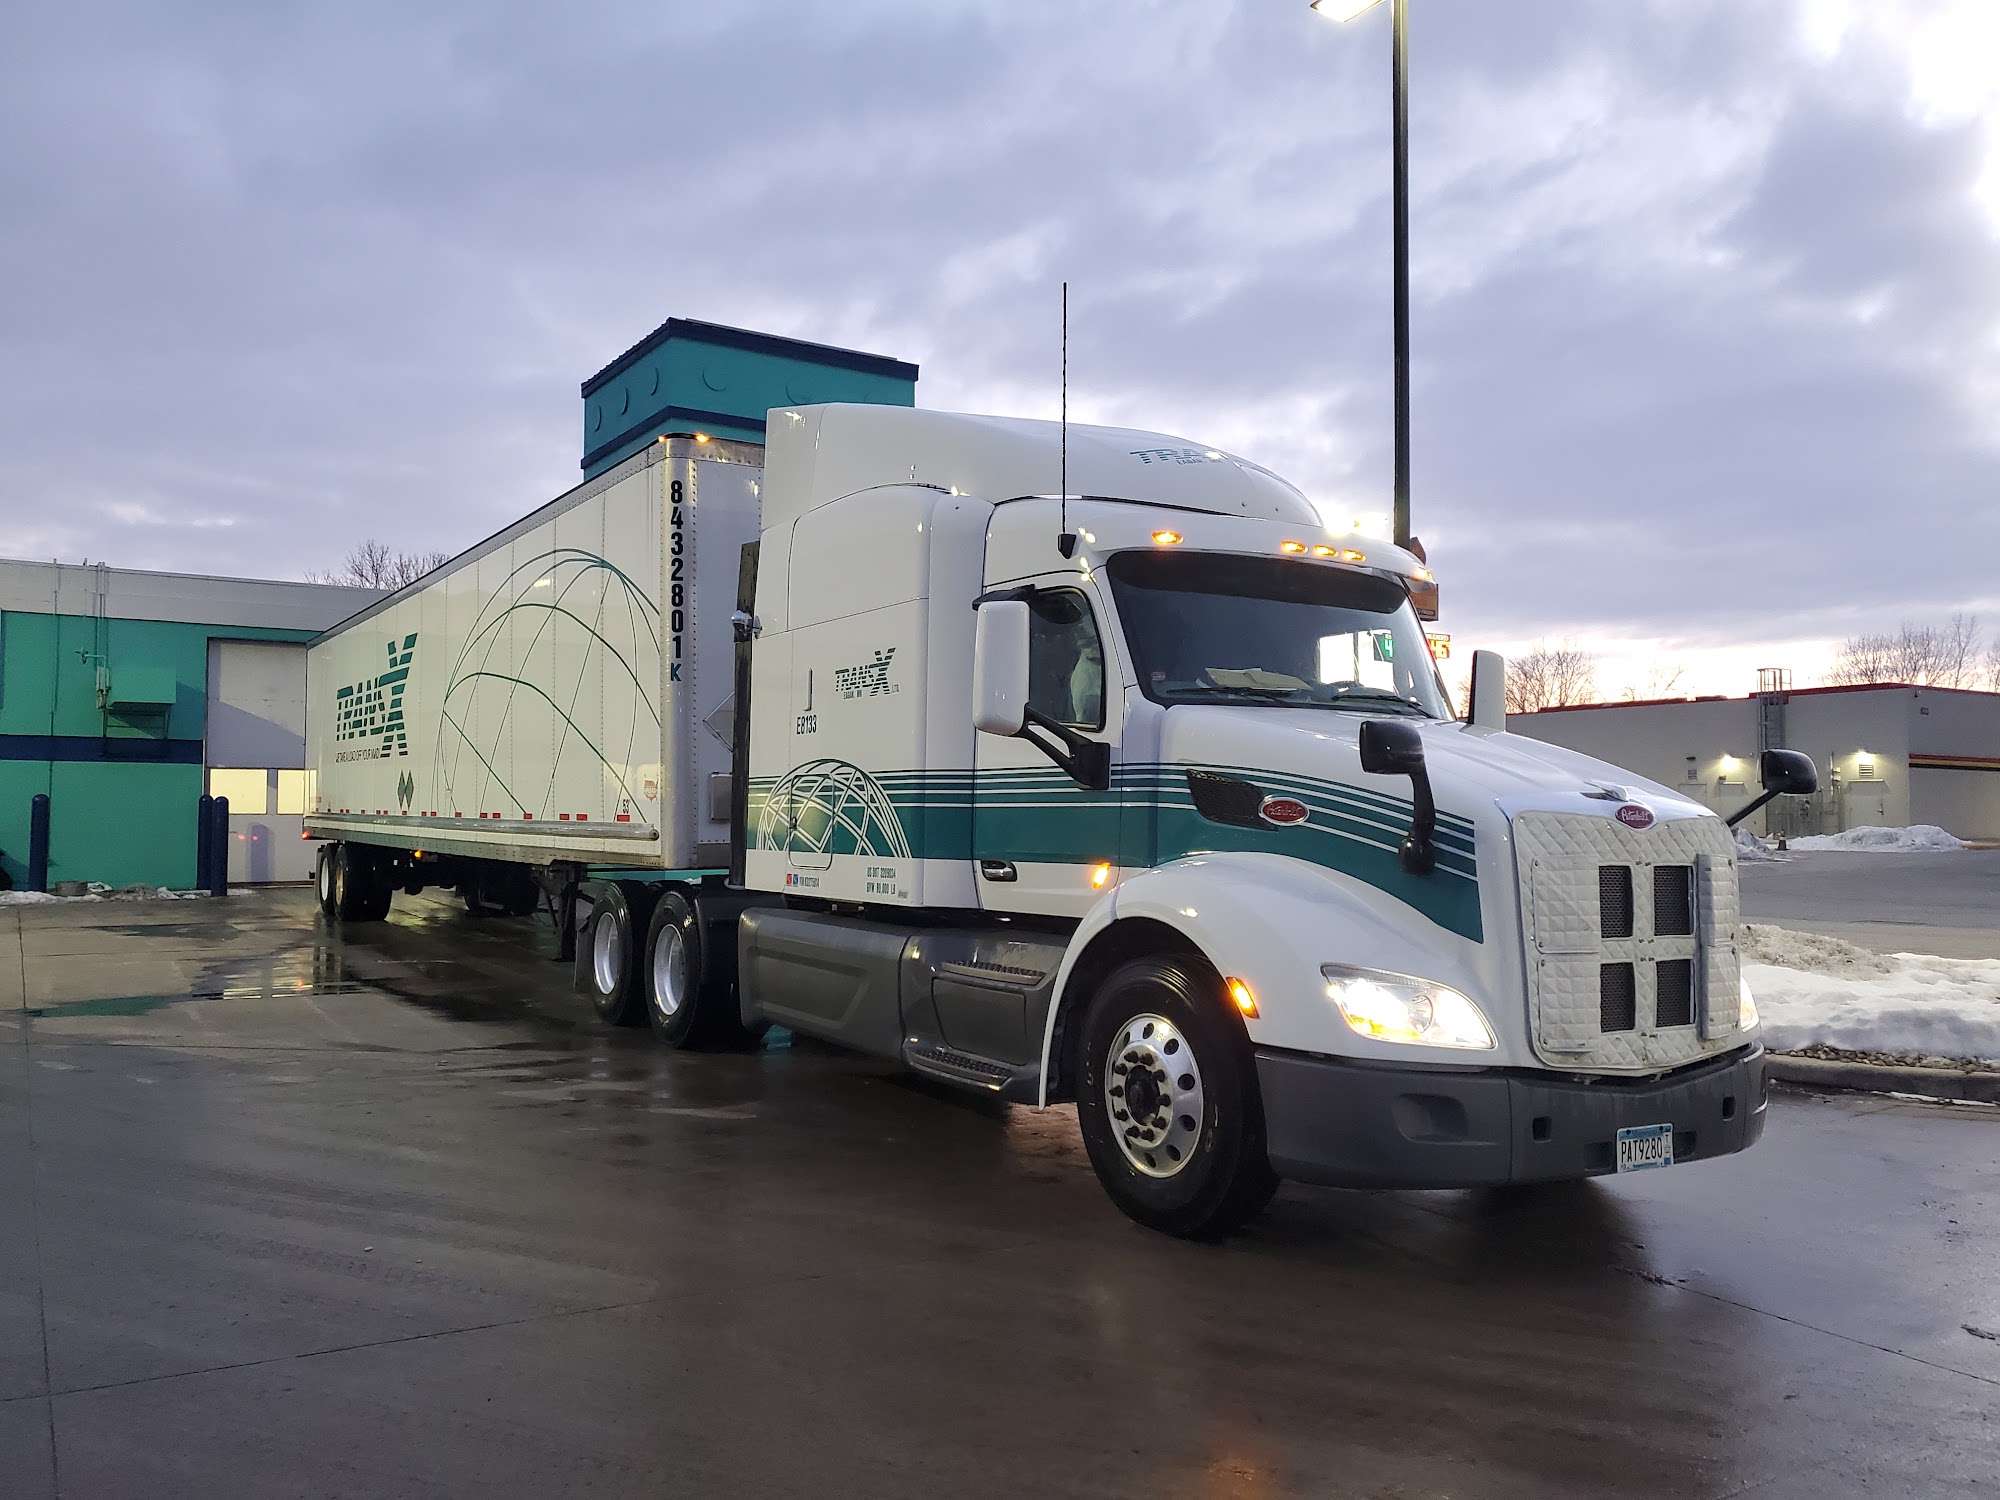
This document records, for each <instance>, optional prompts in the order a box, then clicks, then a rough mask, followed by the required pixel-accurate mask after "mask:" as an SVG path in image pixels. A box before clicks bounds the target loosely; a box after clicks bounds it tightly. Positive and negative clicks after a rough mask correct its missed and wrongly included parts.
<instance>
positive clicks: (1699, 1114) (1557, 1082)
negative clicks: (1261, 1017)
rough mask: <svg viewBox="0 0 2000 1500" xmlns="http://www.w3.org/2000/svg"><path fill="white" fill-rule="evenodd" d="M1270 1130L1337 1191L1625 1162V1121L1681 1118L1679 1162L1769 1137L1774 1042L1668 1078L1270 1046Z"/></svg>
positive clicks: (1266, 1073)
mask: <svg viewBox="0 0 2000 1500" xmlns="http://www.w3.org/2000/svg"><path fill="white" fill-rule="evenodd" d="M1257 1079H1258V1082H1259V1084H1260V1085H1261V1086H1262V1088H1263V1094H1264V1133H1265V1138H1266V1145H1267V1147H1268V1150H1269V1152H1270V1157H1271V1166H1272V1168H1273V1170H1275V1171H1276V1172H1277V1173H1278V1174H1279V1175H1280V1176H1281V1177H1289V1178H1291V1179H1293V1180H1294V1181H1297V1182H1316V1183H1323V1184H1326V1185H1328V1186H1331V1187H1377V1188H1449V1187H1483V1186H1491V1185H1494V1184H1500V1183H1510V1182H1555V1181H1561V1180H1564V1179H1568V1178H1576V1177H1594V1176H1597V1175H1598V1174H1600V1173H1604V1172H1611V1171H1614V1170H1616V1167H1617V1160H1616V1146H1615V1143H1616V1141H1617V1138H1618V1132H1619V1130H1620V1129H1621V1128H1623V1127H1625V1126H1627V1125H1662V1124H1671V1125H1672V1126H1673V1127H1674V1132H1673V1133H1674V1161H1675V1162H1676V1163H1679V1162H1683V1161H1701V1160H1703V1159H1705V1158H1707V1157H1711V1156H1727V1155H1728V1154H1729V1153H1730V1152H1732V1151H1741V1150H1743V1149H1744V1148H1745V1147H1747V1146H1750V1145H1751V1144H1753V1143H1754V1142H1755V1141H1756V1139H1757V1137H1758V1136H1760V1135H1762V1134H1763V1133H1764V1110H1765V1104H1766V1102H1767V1099H1768V1086H1767V1084H1766V1082H1765V1077H1764V1049H1763V1048H1762V1047H1761V1046H1753V1047H1751V1048H1749V1049H1747V1050H1745V1051H1742V1052H1736V1053H1732V1054H1730V1055H1729V1056H1727V1057H1723V1058H1718V1059H1716V1060H1715V1061H1713V1062H1706V1063H1696V1064H1694V1065H1693V1066H1692V1067H1687V1068H1683V1069H1681V1070H1680V1071H1679V1072H1676V1073H1670V1074H1668V1075H1666V1076H1665V1077H1662V1078H1648V1079H1636V1080H1625V1079H1612V1078H1599V1079H1594V1080H1591V1081H1589V1082H1586V1081H1584V1080H1582V1079H1579V1078H1566V1077H1564V1076H1562V1075H1561V1074H1557V1073H1547V1072H1538V1071H1532V1070H1512V1071H1502V1070H1495V1071H1492V1072H1474V1071H1466V1070H1455V1069H1444V1068H1425V1067H1408V1066H1401V1065H1397V1064H1393V1063H1371V1062H1355V1061H1351V1060H1346V1059H1341V1058H1330V1057H1316V1056H1310V1055H1306V1054H1303V1053H1297V1052H1278V1051H1271V1050H1260V1051H1259V1052H1258V1053H1257Z"/></svg>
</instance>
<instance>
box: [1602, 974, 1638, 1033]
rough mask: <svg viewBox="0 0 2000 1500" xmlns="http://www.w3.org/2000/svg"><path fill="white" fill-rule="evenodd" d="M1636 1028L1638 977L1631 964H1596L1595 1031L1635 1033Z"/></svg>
mask: <svg viewBox="0 0 2000 1500" xmlns="http://www.w3.org/2000/svg"><path fill="white" fill-rule="evenodd" d="M1638 1025H1639V978H1638V971H1637V970H1636V969H1634V968H1633V967H1632V965H1631V964H1599V965H1598V968H1597V1029H1598V1030H1599V1031H1603V1032H1614V1031H1635V1030H1637V1029H1638Z"/></svg>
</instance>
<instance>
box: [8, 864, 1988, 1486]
mask: <svg viewBox="0 0 2000 1500" xmlns="http://www.w3.org/2000/svg"><path fill="white" fill-rule="evenodd" d="M1762 873H1763V872H1758V875H1759V878H1761V876H1762ZM1780 873H1782V872H1780ZM1756 914H1757V913H1756V912H1754V911H1753V913H1752V915H1753V916H1755V915H1756ZM549 951H550V941H549V935H548V932H547V929H546V927H542V928H539V929H538V928H536V927H535V926H534V924H532V923H531V922H528V921H500V920H486V921H480V920H475V919H473V918H471V917H468V916H467V915H465V914H464V913H463V912H462V911H461V910H460V909H458V908H457V907H456V906H455V905H452V904H449V903H445V902H442V901H432V900H428V899H426V900H418V901H404V900H400V899H399V902H398V908H397V911H396V914H395V915H394V917H393V918H392V920H391V922H390V923H389V924H388V925H386V926H381V927H377V928H374V929H372V930H369V929H364V928H357V929H355V930H354V935H353V936H352V937H350V938H349V939H348V940H346V941H344V942H343V941H341V940H340V939H339V938H338V937H337V936H335V935H331V934H328V933H327V932H326V931H324V930H323V929H322V928H321V927H320V926H319V925H318V922H317V918H316V915H315V913H314V909H313V907H312V904H311V902H310V900H309V898H308V897H307V895H306V894H305V893H304V892H300V891H285V892H274V893H266V894H259V895H239V896H236V897H233V898H231V899H230V900H229V901H228V902H226V903H220V902H205V901H185V902H147V903H110V902H107V903H93V904H80V905H66V906H61V907H40V908H14V909H10V910H8V911H7V912H5V913H4V914H0V1493H4V1494H5V1495H6V1496H7V1497H8V1500H30V1497H41V1496H47V1495H56V1494H60V1495H62V1496H65V1497H99V1496H102V1497H112V1496H118V1497H131V1496H145V1497H165V1496H181V1495H185V1496H217V1495H256V1496H280V1495H300V1496H321V1495H370V1496H374V1495H439V1496H442V1495H479V1496H493V1497H502V1496H550V1495H557V1494H605V1495H636V1494H648V1495H652V1494H661V1495H677V1494H688V1495H745V1496H765V1495H811V1496H845V1495H853V1496H870V1497H876V1496H900V1495H908V1496H940V1495H981V1496H983V1495H992V1494H1012V1493H1020V1494H1031V1495H1038V1496H1046V1495H1104V1496H1113V1495H1117V1496H1124V1495H1145V1496H1161V1497H1165V1496H1211V1495H1212V1496H1275V1495H1372V1496H1399V1497H1401V1496H1424V1495H1438V1496H1445V1495H1449V1496H1456V1497H1463V1496H1497V1495H1578V1496H1602V1495H1609V1494H1633V1495H1662V1496H1669V1495H1671V1496H1714V1497H1722V1496H1738V1495H1754V1496H1760V1497H1764V1496H1771V1497H1775V1496H1815V1497H1819V1496H1826V1495H1836V1494H1852V1493H1867V1494H1870V1495H1912V1496H1916V1495H1922V1496H1936V1495H1951V1494H1963V1495H1973V1494H1990V1493H1992V1484H1993V1476H1994V1475H1995V1474H1996V1473H2000V1424H1996V1421H1995V1419H1994V1415H1993V1414H1994V1412H1995V1411H1996V1410H2000V1233H1996V1230H2000V1120H1996V1119H1995V1118H1993V1112H1992V1111H1982V1110H1975V1109H1969V1108H1957V1109H1948V1108H1943V1107H1937V1106H1927V1105H1920V1104H1909V1103H1899V1102H1896V1101H1892V1100H1887V1099H1879V1098H1871V1097H1861V1096H1841V1097H1831V1096H1814V1095H1807V1094H1781V1095H1780V1096H1778V1097H1777V1098H1776V1100H1775V1101H1774V1104H1773V1106H1772V1108H1773V1118H1772V1120H1771V1125H1770V1129H1769V1132H1768V1134H1767V1136H1766V1139H1765V1141H1764V1143H1763V1144H1762V1145H1761V1146H1759V1147H1758V1148H1757V1149H1756V1150H1755V1151H1753V1152H1751V1153H1748V1154H1747V1155H1745V1156H1743V1157H1739V1158H1732V1159H1728V1160H1725V1161H1721V1162H1716V1163H1709V1164H1702V1165H1695V1166H1689V1167H1687V1168H1686V1169H1685V1170H1681V1169H1675V1170H1670V1171H1666V1172H1659V1173H1649V1174H1644V1175H1642V1176H1639V1177H1632V1178H1625V1179H1620V1180H1614V1181H1602V1182H1597V1183H1592V1184H1587V1185H1583V1186H1580V1187H1574V1188H1566V1189H1561V1190H1555V1191H1546V1192H1542V1193H1537V1194H1526V1195H1513V1194H1472V1193H1444V1194H1404V1195H1374V1196H1370V1195H1363V1194H1350V1193H1338V1192H1330V1191H1318V1190H1314V1191H1308V1190H1302V1189H1292V1188H1287V1189H1286V1190H1285V1191H1284V1192H1283V1193H1281V1195H1280V1197H1279V1199H1278V1201H1277V1203H1276V1204H1275V1205H1274V1206H1273V1208H1272V1210H1271V1212H1270V1213H1269V1214H1268V1215H1267V1216H1266V1217H1265V1218H1264V1219H1263V1220H1262V1221H1260V1222H1259V1223H1258V1224H1257V1225H1256V1226H1255V1227H1254V1228H1253V1230H1252V1231H1251V1232H1249V1233H1247V1234H1245V1235H1243V1236H1241V1237H1239V1238H1237V1239H1235V1240H1233V1241H1231V1242H1229V1243H1227V1244H1225V1245H1221V1246H1198V1245H1190V1244H1184V1243H1180V1242H1177V1241H1173V1240H1168V1239H1164V1238H1161V1237H1158V1236H1155V1235H1151V1234H1148V1233H1147V1232H1145V1231H1143V1230H1140V1229H1138V1228H1136V1227H1134V1226H1133V1225H1132V1224H1130V1223H1129V1222H1127V1221H1126V1220H1125V1219H1123V1218H1122V1217H1121V1216H1119V1214H1118V1213H1117V1212H1116V1211H1115V1210H1114V1209H1113V1208H1112V1207H1111V1206H1110V1204H1109V1203H1108V1202H1107V1201H1106V1200H1105V1199H1104V1198H1103V1196H1102V1195H1101V1193H1100V1192H1099V1190H1098V1188H1097V1185H1096V1182H1095V1180H1094V1179H1093V1178H1092V1176H1091V1174H1090V1170H1089V1168H1088V1165H1087V1164H1086V1162H1085V1160H1084V1157H1083V1154H1082V1151H1081V1149H1080V1147H1079V1145H1078V1143H1077V1140H1076V1137H1075V1127H1074V1121H1073V1117H1072V1116H1071V1115H1070V1113H1069V1112H1068V1111H1052V1112H1049V1113H1047V1114H1038V1113H1036V1112H1034V1111H1029V1110H1018V1109H1006V1108H1003V1107H987V1106H983V1105H981V1104H979V1103H977V1102H971V1101H967V1100H964V1099H961V1098H958V1097H954V1096H950V1095H947V1094H943V1093H940V1092H935V1091H933V1090H931V1089H929V1088H927V1087H925V1086H923V1085H920V1084H917V1083H913V1082H911V1081H910V1080H908V1079H905V1078H901V1077H898V1076H896V1075H894V1074H892V1073H891V1072H889V1071H888V1070H887V1069H885V1068H882V1067H879V1066H877V1065H875V1064H872V1063H868V1062H865V1061H861V1060H858V1059H856V1058H853V1057H850V1056H846V1055H843V1054H839V1053H836V1052H833V1051H830V1050H825V1049H821V1048H816V1047H814V1048H808V1047H806V1046H802V1045H795V1046H790V1047H776V1046H774V1047H770V1048H767V1049H766V1050H764V1051H762V1052H760V1053H757V1054H754V1055H747V1056H686V1055H681V1054H675V1053H670V1052H667V1051H665V1050H663V1049H661V1048H659V1047H658V1046H656V1045H654V1044H653V1043H652V1042H651V1040H650V1039H649V1038H648V1037H647V1036H645V1035H644V1034H643V1033H641V1034H618V1035H607V1034H605V1033H604V1032H602V1031H601V1030H600V1029H599V1028H598V1027H597V1025H596V1023H595V1021H594V1019H593V1018H592V1016H591V1015H590V1013H589V1010H588V1008H587V1006H585V1005H584V1004H583V1003H582V1002H581V1001H579V1000H578V999H576V998H575V997H573V996H572V995H571V993H570V991H569V986H568V976H567V972H566V970H565V968H564V967H563V966H560V965H557V964H555V963H553V962H551V961H549V959H548V958H547V957H546V954H547V953H548V952H549Z"/></svg>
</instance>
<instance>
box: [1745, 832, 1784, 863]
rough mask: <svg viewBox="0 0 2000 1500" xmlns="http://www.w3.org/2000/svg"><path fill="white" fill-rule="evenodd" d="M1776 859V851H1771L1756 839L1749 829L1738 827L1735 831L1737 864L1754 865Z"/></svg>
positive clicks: (1760, 840) (1768, 846) (1769, 847)
mask: <svg viewBox="0 0 2000 1500" xmlns="http://www.w3.org/2000/svg"><path fill="white" fill-rule="evenodd" d="M1776 858H1778V854H1777V851H1775V850H1774V849H1772V847H1771V846H1770V845H1769V844H1767V843H1765V842H1764V841H1763V840H1762V839H1760V838H1758V837H1757V835H1756V834H1754V833H1752V832H1751V831H1750V830H1749V829H1747V828H1744V827H1741V826H1738V828H1737V829H1736V862H1737V863H1738V864H1741V865H1754V864H1756V863H1758V862H1759V861H1761V860H1767V859H1776Z"/></svg>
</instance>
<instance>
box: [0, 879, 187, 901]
mask: <svg viewBox="0 0 2000 1500" xmlns="http://www.w3.org/2000/svg"><path fill="white" fill-rule="evenodd" d="M200 894H201V892H200V891H170V890H168V889H167V888H166V887H165V886H163V885H126V886H120V887H119V888H118V889H117V890H115V891H114V890H113V889H111V887H110V886H108V885H103V884H100V883H99V882H97V881H95V880H93V881H91V882H90V884H89V885H88V886H86V887H85V888H84V890H83V891H82V893H81V894H78V895H75V896H53V895H50V894H49V893H48V892H47V891H0V906H45V905H47V904H48V903H50V902H52V901H192V900H193V899H194V898H195V897H197V896H199V895H200Z"/></svg>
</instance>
